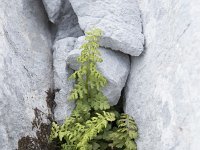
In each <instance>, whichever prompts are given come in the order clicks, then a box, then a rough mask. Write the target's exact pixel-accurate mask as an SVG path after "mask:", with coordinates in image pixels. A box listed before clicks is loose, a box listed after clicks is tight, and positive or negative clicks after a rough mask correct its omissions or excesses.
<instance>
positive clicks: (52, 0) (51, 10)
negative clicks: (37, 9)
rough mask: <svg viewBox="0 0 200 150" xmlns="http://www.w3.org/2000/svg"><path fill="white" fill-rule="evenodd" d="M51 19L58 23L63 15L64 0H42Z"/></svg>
mask: <svg viewBox="0 0 200 150" xmlns="http://www.w3.org/2000/svg"><path fill="white" fill-rule="evenodd" d="M42 1H43V4H44V7H45V10H46V12H47V15H48V17H49V20H50V21H51V22H53V23H56V22H57V21H58V20H59V17H60V15H61V8H62V7H63V2H62V1H63V0H42Z"/></svg>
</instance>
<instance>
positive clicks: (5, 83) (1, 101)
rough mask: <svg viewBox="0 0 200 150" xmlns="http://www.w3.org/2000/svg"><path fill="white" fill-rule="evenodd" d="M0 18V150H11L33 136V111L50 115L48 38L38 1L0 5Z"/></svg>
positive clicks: (40, 4)
mask: <svg viewBox="0 0 200 150" xmlns="http://www.w3.org/2000/svg"><path fill="white" fill-rule="evenodd" d="M0 18H1V19H0V41H1V42H0V135H1V136H0V146H1V147H0V149H1V150H14V149H17V142H18V140H19V139H20V138H21V137H23V136H26V135H30V136H34V135H35V132H34V131H32V124H31V122H32V121H33V119H34V118H35V115H34V110H33V109H35V108H36V107H37V108H38V109H39V110H41V111H42V112H43V113H45V114H48V113H49V112H48V108H47V104H46V97H47V95H46V91H48V89H49V88H53V85H52V83H53V82H52V75H53V74H52V53H51V35H50V32H49V30H48V24H47V22H48V20H47V18H46V16H45V12H44V10H43V8H42V3H41V2H40V1H38V0H17V1H16V0H9V1H7V0H3V1H0ZM43 122H44V123H47V119H46V118H43Z"/></svg>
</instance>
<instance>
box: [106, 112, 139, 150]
mask: <svg viewBox="0 0 200 150" xmlns="http://www.w3.org/2000/svg"><path fill="white" fill-rule="evenodd" d="M108 137H109V139H110V140H112V143H111V144H110V146H111V147H117V148H124V149H125V150H136V149H137V147H136V144H135V142H134V140H135V139H137V137H138V128H137V125H136V123H135V121H134V120H133V118H131V117H130V116H129V115H127V114H122V115H121V116H120V119H119V120H118V121H117V128H116V131H114V132H113V133H111V134H110V135H109V136H108Z"/></svg>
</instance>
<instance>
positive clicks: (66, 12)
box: [43, 0, 83, 40]
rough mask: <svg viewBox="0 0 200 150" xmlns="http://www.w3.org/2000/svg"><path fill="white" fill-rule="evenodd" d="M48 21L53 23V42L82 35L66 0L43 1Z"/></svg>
mask: <svg viewBox="0 0 200 150" xmlns="http://www.w3.org/2000/svg"><path fill="white" fill-rule="evenodd" d="M43 4H44V6H45V9H46V12H47V14H48V17H49V20H50V21H51V22H52V23H54V24H55V25H56V26H55V30H56V35H55V40H59V39H62V38H66V37H79V36H82V35H83V32H82V30H81V29H80V27H79V24H78V18H77V16H76V14H75V13H74V10H73V9H72V6H71V4H70V2H69V1H68V0H43Z"/></svg>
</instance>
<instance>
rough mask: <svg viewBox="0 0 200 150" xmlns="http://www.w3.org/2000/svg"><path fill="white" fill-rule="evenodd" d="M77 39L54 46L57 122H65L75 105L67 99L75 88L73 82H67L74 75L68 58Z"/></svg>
mask: <svg viewBox="0 0 200 150" xmlns="http://www.w3.org/2000/svg"><path fill="white" fill-rule="evenodd" d="M75 40H76V38H73V37H71V38H70V37H69V38H65V39H61V40H58V41H56V42H55V44H54V46H53V50H54V52H53V58H54V59H53V62H54V63H53V64H54V84H55V89H58V90H59V92H57V93H56V95H55V102H56V104H57V106H56V108H55V111H54V116H55V119H56V121H58V122H60V123H61V122H63V120H64V119H65V118H66V116H69V115H70V113H71V111H72V109H73V108H74V103H72V102H68V101H67V97H68V96H69V94H70V91H71V90H72V88H73V82H72V81H70V80H67V79H68V77H69V76H70V75H71V74H72V73H73V70H72V69H70V68H68V65H67V63H66V58H67V56H68V53H69V51H71V50H73V48H74V43H75Z"/></svg>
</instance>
